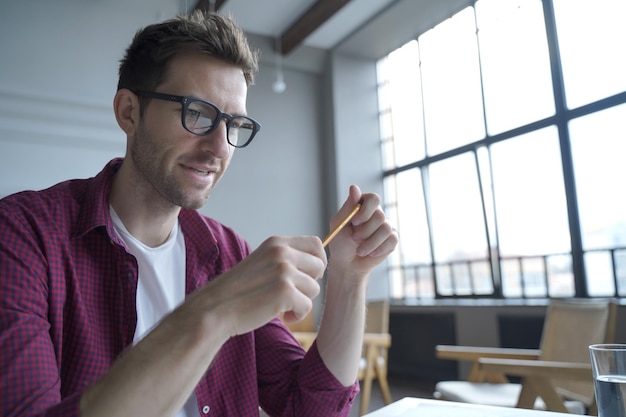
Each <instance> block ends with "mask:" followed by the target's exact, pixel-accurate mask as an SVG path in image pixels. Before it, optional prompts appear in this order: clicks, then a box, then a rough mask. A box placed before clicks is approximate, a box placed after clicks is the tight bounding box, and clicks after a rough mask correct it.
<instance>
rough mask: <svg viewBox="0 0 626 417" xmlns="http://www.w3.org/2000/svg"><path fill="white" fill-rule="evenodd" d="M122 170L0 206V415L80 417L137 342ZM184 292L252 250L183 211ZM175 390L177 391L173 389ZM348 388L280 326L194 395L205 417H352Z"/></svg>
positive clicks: (241, 345) (255, 337)
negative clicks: (117, 225)
mask: <svg viewBox="0 0 626 417" xmlns="http://www.w3.org/2000/svg"><path fill="white" fill-rule="evenodd" d="M120 164H121V160H120V159H116V160H113V161H111V162H110V163H109V164H108V165H107V166H106V167H105V169H104V170H103V171H102V172H101V173H100V174H98V175H97V176H96V177H94V178H90V179H86V180H71V181H66V182H63V183H60V184H58V185H56V186H53V187H51V188H49V189H47V190H44V191H41V192H32V191H28V192H23V193H18V194H15V195H12V196H9V197H6V198H5V199H3V200H0V352H1V354H0V415H2V416H19V417H25V416H44V415H45V416H63V417H68V416H77V417H78V416H79V415H80V412H79V403H80V397H81V394H82V392H83V390H84V389H85V388H86V387H87V386H88V385H90V384H91V383H93V382H94V381H95V380H96V379H97V378H98V377H100V376H101V375H102V374H104V373H105V372H106V371H107V369H109V367H110V366H111V364H112V363H113V361H114V360H115V358H116V357H117V356H118V355H119V354H120V353H121V352H122V351H123V350H124V349H125V348H126V347H127V346H129V345H130V344H131V343H132V341H133V335H134V331H135V325H136V306H135V300H136V288H137V273H138V271H137V263H136V261H135V258H134V257H133V256H132V255H131V254H130V253H128V252H127V250H126V246H125V244H124V243H123V241H121V240H120V239H119V238H118V236H117V234H116V233H115V231H114V227H113V224H112V222H111V218H110V215H109V202H108V196H109V191H110V187H111V181H112V178H113V175H114V174H115V172H116V171H117V169H118V168H119V166H120ZM179 220H180V224H181V227H182V230H183V233H184V235H185V247H186V250H187V257H186V292H187V294H189V293H191V292H193V291H194V290H195V289H197V288H200V287H202V286H203V285H205V284H206V283H207V282H208V281H209V280H211V279H213V278H215V277H217V276H219V275H220V274H221V273H223V272H224V271H227V270H228V269H230V268H232V267H233V266H234V265H236V264H237V263H238V262H239V261H241V260H242V259H243V258H244V257H245V256H246V255H247V254H248V253H249V251H250V250H249V247H248V245H247V244H246V242H245V241H244V240H243V239H241V237H240V236H238V235H237V234H236V233H235V232H233V231H232V230H231V229H229V228H227V227H225V226H223V225H221V224H219V223H218V222H216V221H214V220H212V219H209V218H206V217H204V216H201V215H200V214H199V213H198V212H196V211H190V210H182V211H181V213H180V216H179ZM174 389H175V388H174ZM357 392H358V383H355V384H354V385H353V386H351V387H347V388H345V387H343V386H342V385H341V384H340V383H339V382H338V381H337V380H336V379H335V378H334V376H333V375H332V374H331V373H330V372H329V371H328V369H327V368H326V367H325V366H324V365H323V362H322V360H321V358H320V356H319V353H318V351H317V348H316V346H315V345H314V346H313V347H312V348H311V349H310V350H309V352H308V353H307V354H306V355H305V353H304V352H303V350H302V349H301V348H300V346H299V345H298V343H297V342H296V341H295V339H294V338H293V337H292V336H291V334H290V332H289V330H288V329H287V328H286V327H285V326H284V325H283V324H282V323H281V322H280V320H278V319H275V320H273V321H271V322H270V323H268V324H267V325H265V326H263V327H261V328H259V329H257V330H256V331H254V332H251V333H248V334H245V335H241V336H237V337H233V338H231V339H230V340H229V341H228V342H226V343H225V344H224V346H222V348H221V350H220V351H219V353H218V354H217V356H216V357H215V359H214V361H213V364H212V366H211V368H210V370H209V371H208V372H207V373H206V375H205V377H204V378H203V379H202V380H201V381H200V383H199V384H198V386H197V387H196V396H197V398H198V412H199V415H201V416H204V415H206V416H208V417H210V416H245V417H248V416H255V415H258V407H259V405H261V406H262V407H263V409H264V410H266V411H267V412H268V414H270V415H275V416H335V415H336V416H345V415H347V414H348V412H349V409H350V406H351V405H352V402H353V399H354V396H355V395H356V394H357Z"/></svg>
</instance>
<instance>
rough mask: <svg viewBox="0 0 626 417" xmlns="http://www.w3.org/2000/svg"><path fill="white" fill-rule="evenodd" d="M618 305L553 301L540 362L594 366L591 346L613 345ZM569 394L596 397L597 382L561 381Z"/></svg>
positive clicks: (592, 301)
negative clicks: (590, 364)
mask: <svg viewBox="0 0 626 417" xmlns="http://www.w3.org/2000/svg"><path fill="white" fill-rule="evenodd" d="M616 315H617V305H616V304H615V303H613V302H609V301H603V300H600V301H597V300H552V301H551V302H550V305H549V306H548V309H547V311H546V318H545V322H544V327H543V334H542V338H541V355H540V358H539V359H540V360H544V361H560V362H575V363H590V358H589V345H591V344H594V343H610V342H612V341H613V337H614V334H615V320H616ZM557 386H558V387H559V389H560V390H561V391H563V392H565V393H568V394H574V395H582V396H583V397H587V398H593V395H594V394H593V381H592V380H591V378H590V380H589V381H587V382H586V381H565V380H563V381H558V382H557Z"/></svg>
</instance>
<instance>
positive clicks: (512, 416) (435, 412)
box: [365, 397, 572, 417]
mask: <svg viewBox="0 0 626 417" xmlns="http://www.w3.org/2000/svg"><path fill="white" fill-rule="evenodd" d="M565 416H568V417H571V416H572V415H571V414H563V413H553V412H549V411H538V410H525V409H521V408H505V407H492V406H485V405H476V404H466V403H457V402H450V401H443V400H427V399H423V398H412V397H406V398H403V399H401V400H399V401H396V402H395V403H392V404H389V405H388V406H385V407H383V408H380V409H378V410H376V411H373V412H371V413H369V414H366V415H365V417H565Z"/></svg>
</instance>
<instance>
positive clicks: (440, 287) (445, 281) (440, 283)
mask: <svg viewBox="0 0 626 417" xmlns="http://www.w3.org/2000/svg"><path fill="white" fill-rule="evenodd" d="M435 269H436V270H437V292H438V293H439V294H441V295H453V294H454V292H453V291H454V288H453V286H452V275H451V271H450V266H449V265H443V266H442V265H439V266H437V267H436V268H435Z"/></svg>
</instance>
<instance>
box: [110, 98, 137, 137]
mask: <svg viewBox="0 0 626 417" xmlns="http://www.w3.org/2000/svg"><path fill="white" fill-rule="evenodd" d="M113 111H114V112H115V119H116V120H117V124H118V125H119V126H120V127H121V128H122V130H123V131H124V132H125V133H126V136H128V137H132V136H134V135H135V133H136V132H137V127H138V126H139V99H138V98H137V96H136V95H135V93H133V92H132V91H130V90H128V89H126V88H122V89H120V90H118V91H117V93H115V97H114V98H113Z"/></svg>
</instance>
